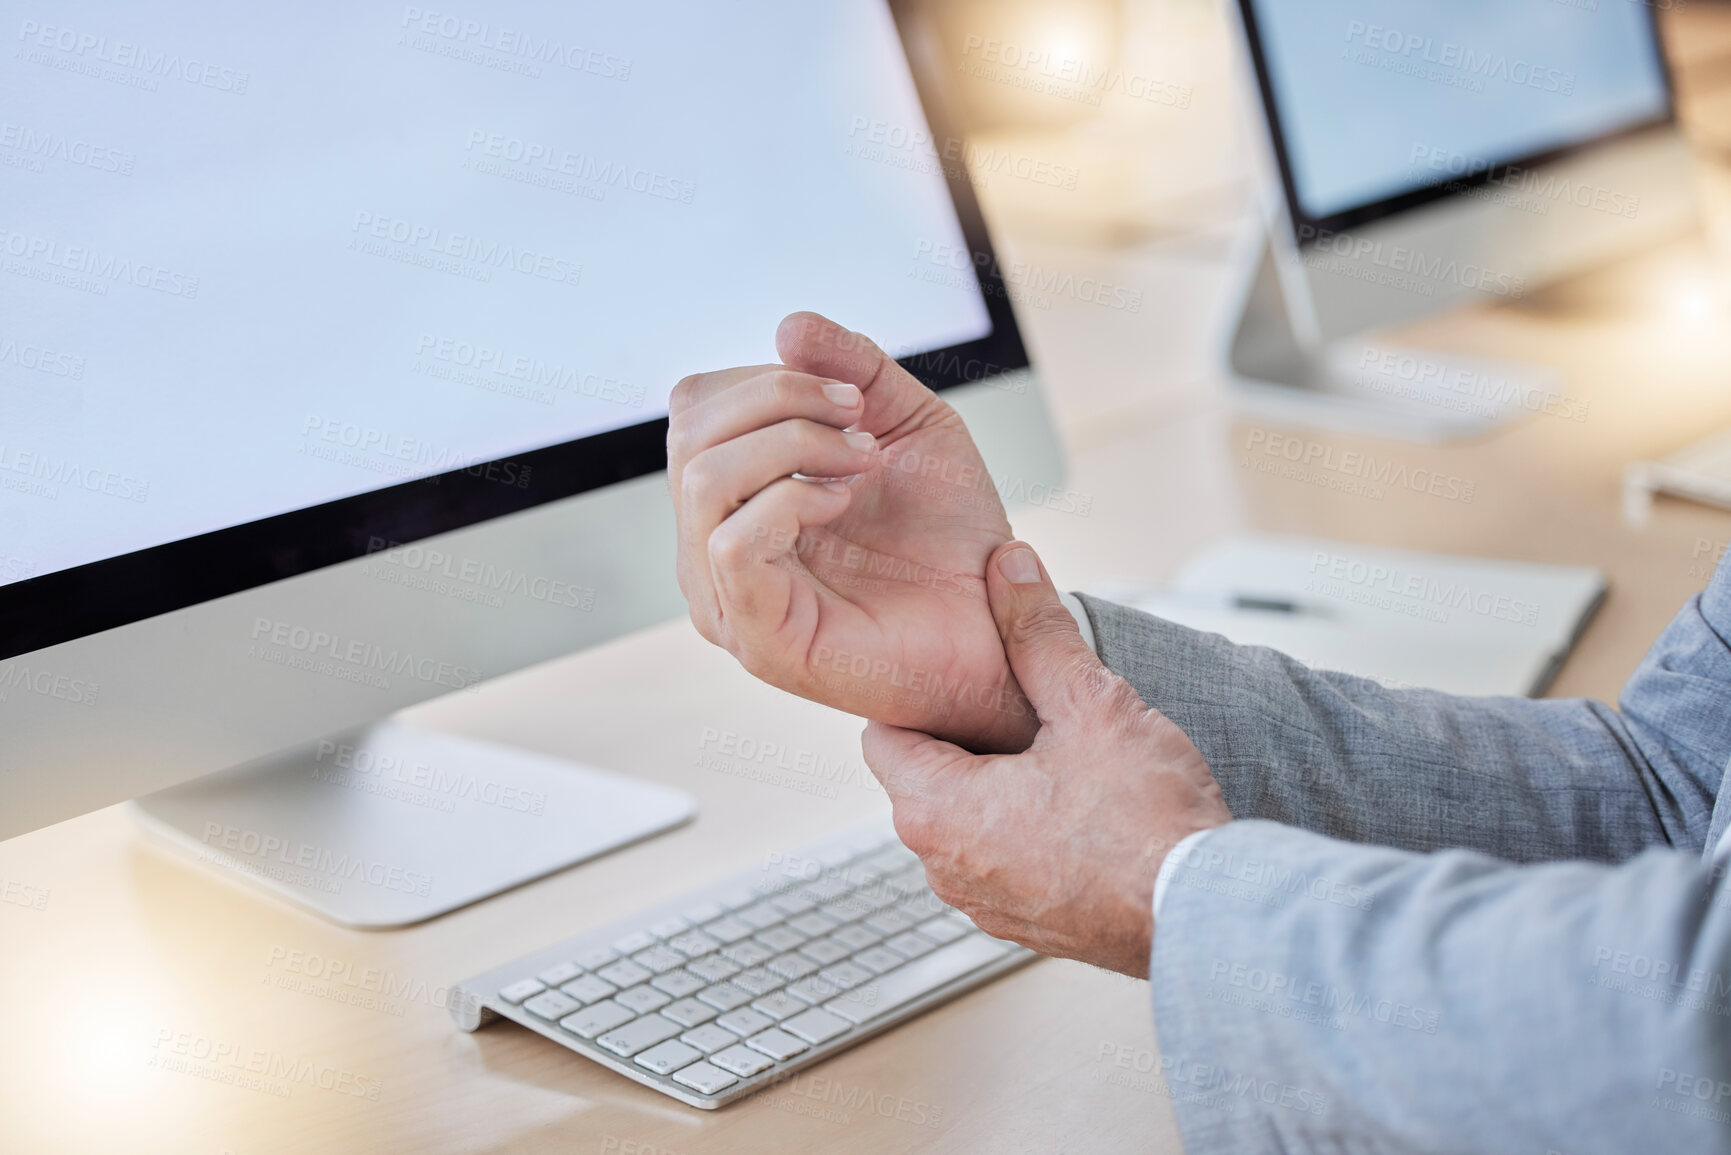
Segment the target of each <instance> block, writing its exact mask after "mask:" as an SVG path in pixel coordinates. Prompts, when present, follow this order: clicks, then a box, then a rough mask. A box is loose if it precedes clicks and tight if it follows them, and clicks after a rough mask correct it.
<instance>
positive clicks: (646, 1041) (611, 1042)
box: [595, 1015, 685, 1059]
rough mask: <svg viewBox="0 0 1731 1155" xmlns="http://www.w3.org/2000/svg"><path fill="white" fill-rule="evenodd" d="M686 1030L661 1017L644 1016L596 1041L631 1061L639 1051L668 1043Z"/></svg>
mask: <svg viewBox="0 0 1731 1155" xmlns="http://www.w3.org/2000/svg"><path fill="white" fill-rule="evenodd" d="M684 1029H685V1028H684V1027H681V1026H680V1025H679V1024H678V1023H676V1022H674V1021H673V1020H671V1019H664V1018H662V1017H661V1016H660V1015H644V1016H643V1017H642V1018H641V1019H638V1020H636V1021H635V1022H630V1023H626V1024H625V1025H624V1026H623V1027H620V1028H618V1029H617V1030H612V1031H608V1032H607V1033H606V1034H605V1035H602V1036H601V1037H600V1038H598V1039H596V1040H595V1041H596V1042H597V1043H600V1044H601V1045H602V1046H603V1047H606V1048H607V1049H608V1050H609V1051H612V1052H613V1053H614V1054H615V1055H618V1056H619V1057H620V1058H622V1059H629V1058H630V1057H631V1056H632V1055H635V1054H636V1053H637V1052H638V1051H643V1050H647V1049H648V1048H650V1047H653V1046H654V1045H655V1044H656V1043H661V1042H666V1041H667V1040H668V1039H671V1038H673V1037H674V1036H675V1035H677V1034H679V1032H680V1031H682V1030H684Z"/></svg>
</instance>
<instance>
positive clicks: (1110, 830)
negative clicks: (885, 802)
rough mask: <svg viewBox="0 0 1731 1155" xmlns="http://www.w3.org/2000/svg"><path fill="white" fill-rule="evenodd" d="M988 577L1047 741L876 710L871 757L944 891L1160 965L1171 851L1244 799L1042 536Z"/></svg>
mask: <svg viewBox="0 0 1731 1155" xmlns="http://www.w3.org/2000/svg"><path fill="white" fill-rule="evenodd" d="M987 578H988V582H989V586H990V593H991V605H992V612H993V614H994V615H995V616H996V619H997V624H998V628H999V629H1000V630H1001V631H1002V633H1003V639H1004V648H1005V650H1006V651H1007V652H1008V654H1009V659H1010V665H1011V666H1012V667H1013V668H1014V669H1015V672H1016V678H1017V679H1018V681H1019V682H1020V683H1021V685H1022V687H1023V688H1024V689H1025V690H1026V691H1027V693H1028V698H1029V700H1030V701H1031V702H1032V703H1033V704H1034V707H1035V708H1036V709H1037V710H1038V712H1039V718H1040V731H1039V734H1038V736H1037V737H1035V739H1034V744H1033V745H1032V746H1031V747H1030V748H1029V749H1028V752H1027V753H1025V754H1019V755H1014V756H1008V757H976V756H974V755H971V754H969V753H968V752H967V751H965V750H961V749H959V748H957V747H955V746H952V745H950V744H949V743H948V742H943V741H939V740H938V739H936V738H930V737H927V736H926V735H924V734H919V733H915V732H914V731H912V730H902V729H896V728H895V727H892V726H886V725H883V724H881V723H878V722H873V723H872V724H871V725H870V726H868V727H867V728H866V732H865V758H866V764H867V765H868V766H870V767H871V769H872V773H874V774H876V775H877V777H878V780H879V781H881V782H882V783H883V784H884V789H885V790H887V791H888V792H889V796H890V801H891V802H892V803H893V804H894V806H895V823H896V833H897V834H899V835H900V836H901V839H902V841H903V842H904V843H906V844H907V846H908V848H909V849H910V850H912V851H913V852H914V853H915V854H918V855H919V856H920V859H921V860H922V861H923V862H924V863H925V865H926V879H927V881H928V882H930V884H931V887H932V890H933V892H934V893H936V894H937V896H938V897H939V898H940V899H942V900H943V901H944V902H947V903H949V904H950V905H951V906H954V907H956V908H958V909H959V910H961V911H962V912H963V913H964V914H966V915H968V916H969V917H970V918H972V919H973V920H974V921H975V922H976V923H978V924H979V926H980V929H982V930H984V931H985V932H986V933H987V934H990V935H994V936H996V937H998V938H1007V939H1013V940H1014V941H1016V942H1019V943H1022V944H1023V945H1025V946H1029V947H1032V948H1033V949H1034V950H1037V951H1039V952H1040V953H1042V954H1048V955H1056V956H1058V957H1061V958H1074V959H1081V960H1082V961H1083V962H1089V963H1093V964H1095V965H1096V966H1102V967H1106V968H1108V969H1110V970H1115V971H1120V972H1122V973H1124V974H1127V975H1135V976H1137V977H1145V976H1146V975H1147V974H1148V954H1149V949H1150V947H1151V945H1152V942H1153V933H1154V912H1153V896H1154V877H1155V875H1156V873H1158V871H1159V869H1160V864H1161V862H1162V861H1163V860H1164V859H1165V857H1166V853H1167V852H1168V851H1170V850H1171V849H1172V847H1174V846H1176V845H1177V844H1178V843H1179V841H1181V840H1182V839H1183V838H1185V837H1186V836H1188V835H1190V834H1193V833H1195V832H1196V831H1199V830H1208V829H1211V828H1213V827H1216V826H1220V825H1222V824H1224V823H1227V822H1230V821H1231V820H1232V814H1231V812H1230V811H1229V810H1227V808H1226V801H1225V799H1224V798H1222V797H1221V794H1220V787H1219V786H1218V785H1217V784H1216V783H1215V781H1214V776H1213V774H1212V773H1210V772H1209V769H1208V763H1207V762H1205V761H1204V760H1203V758H1202V755H1201V753H1200V752H1199V751H1197V749H1196V747H1195V746H1194V745H1192V744H1191V742H1190V739H1189V738H1187V737H1185V736H1184V732H1183V731H1182V730H1180V729H1178V727H1177V726H1175V725H1173V724H1172V722H1171V720H1170V719H1168V718H1167V717H1166V716H1165V715H1164V714H1161V713H1160V712H1159V711H1158V710H1152V709H1150V708H1149V707H1147V706H1145V705H1143V703H1142V699H1141V698H1139V697H1137V695H1136V691H1135V690H1133V689H1132V688H1131V687H1130V684H1129V683H1128V682H1126V681H1125V680H1124V679H1123V678H1120V677H1119V676H1118V675H1117V674H1114V673H1113V672H1112V671H1110V670H1108V669H1107V668H1106V667H1105V666H1104V665H1102V664H1101V662H1100V659H1099V658H1097V657H1095V656H1094V652H1093V651H1092V650H1090V649H1089V648H1088V645H1087V643H1086V642H1084V641H1083V640H1082V635H1081V633H1080V632H1079V631H1078V630H1077V628H1076V622H1075V619H1074V618H1072V617H1071V616H1070V614H1069V611H1067V610H1066V609H1065V608H1064V604H1063V603H1062V602H1061V601H1059V600H1058V591H1057V590H1056V589H1054V588H1053V587H1052V583H1051V580H1050V579H1049V578H1048V577H1047V576H1046V573H1045V569H1044V567H1043V566H1041V565H1040V561H1039V558H1037V557H1035V556H1034V551H1033V550H1032V549H1030V548H1029V547H1028V546H1026V545H1023V544H1021V543H1020V542H1013V543H1011V544H1009V545H1007V546H1005V547H1003V548H1002V549H1000V550H998V551H997V552H996V553H995V554H994V556H993V558H992V562H991V565H990V567H989V569H988V571H987Z"/></svg>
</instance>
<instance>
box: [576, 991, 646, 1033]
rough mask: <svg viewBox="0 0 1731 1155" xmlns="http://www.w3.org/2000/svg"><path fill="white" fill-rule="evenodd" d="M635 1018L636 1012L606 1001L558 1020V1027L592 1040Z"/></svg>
mask: <svg viewBox="0 0 1731 1155" xmlns="http://www.w3.org/2000/svg"><path fill="white" fill-rule="evenodd" d="M636 1017H637V1015H636V1012H634V1011H631V1010H628V1009H627V1008H625V1007H622V1006H620V1005H619V1004H618V1003H616V1002H613V1001H612V1000H608V1001H606V1002H600V1003H596V1004H595V1005H594V1006H592V1007H584V1008H583V1009H582V1010H580V1011H576V1012H574V1013H572V1014H569V1015H566V1016H565V1017H564V1018H562V1019H560V1020H559V1025H560V1026H561V1027H564V1028H565V1029H566V1030H567V1031H570V1032H571V1033H572V1034H573V1035H581V1036H583V1037H584V1038H585V1039H593V1038H594V1037H595V1036H596V1035H599V1034H600V1033H601V1032H602V1031H611V1030H612V1029H613V1028H614V1027H617V1026H620V1025H622V1024H624V1023H629V1022H630V1021H631V1020H632V1019H635V1018H636Z"/></svg>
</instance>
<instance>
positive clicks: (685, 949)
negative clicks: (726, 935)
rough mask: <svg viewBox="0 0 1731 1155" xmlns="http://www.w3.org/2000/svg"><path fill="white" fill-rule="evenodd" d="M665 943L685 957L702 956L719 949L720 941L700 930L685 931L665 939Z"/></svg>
mask: <svg viewBox="0 0 1731 1155" xmlns="http://www.w3.org/2000/svg"><path fill="white" fill-rule="evenodd" d="M667 945H668V946H670V947H672V948H673V949H674V950H676V951H678V952H679V953H680V954H682V955H684V956H685V957H686V958H702V957H703V956H704V955H706V954H708V953H709V952H710V951H712V950H720V949H721V941H720V940H719V939H714V938H711V937H709V936H708V935H706V934H704V933H703V932H702V931H700V930H693V931H687V932H686V933H684V934H681V935H675V936H674V937H673V938H670V939H668V940H667Z"/></svg>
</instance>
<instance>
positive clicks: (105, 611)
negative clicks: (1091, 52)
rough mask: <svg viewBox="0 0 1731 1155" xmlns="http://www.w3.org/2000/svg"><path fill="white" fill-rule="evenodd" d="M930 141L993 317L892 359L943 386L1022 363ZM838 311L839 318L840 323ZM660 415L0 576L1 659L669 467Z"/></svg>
mask: <svg viewBox="0 0 1731 1155" xmlns="http://www.w3.org/2000/svg"><path fill="white" fill-rule="evenodd" d="M889 8H890V10H891V12H892V13H893V14H894V15H895V18H896V23H897V29H898V32H899V34H900V37H901V40H902V48H903V54H904V55H905V56H906V58H907V60H908V62H909V67H910V70H911V71H912V74H913V78H914V84H915V87H916V89H917V90H918V92H919V96H920V100H921V104H922V106H923V107H924V110H925V114H926V121H927V125H928V126H929V127H930V129H931V132H932V136H933V139H934V141H946V142H947V141H957V140H960V139H962V138H961V137H960V136H959V135H957V134H956V132H955V131H954V126H953V124H952V123H951V122H950V120H949V118H948V117H947V116H946V115H945V108H944V101H943V100H942V99H941V95H942V87H941V83H940V81H939V80H938V78H937V77H935V76H933V75H932V74H931V72H932V70H931V69H930V68H929V67H922V59H923V57H924V54H923V53H922V52H921V51H918V50H917V46H916V43H915V40H916V38H917V36H918V31H917V29H916V28H915V24H916V19H915V18H914V17H913V16H912V15H911V14H910V10H909V9H908V8H907V7H906V5H905V4H904V3H903V2H901V0H889ZM941 154H942V150H940V149H934V155H936V156H937V157H938V163H939V165H940V166H941V169H942V172H943V175H944V181H945V184H946V185H947V186H948V187H949V190H950V199H951V203H952V204H953V205H954V207H955V210H956V217H957V219H958V221H959V222H960V224H961V228H962V233H963V236H964V238H965V239H966V241H967V244H968V247H969V249H970V250H971V251H972V253H973V260H974V272H975V277H976V280H977V281H978V284H979V287H980V293H981V296H982V297H983V298H984V303H985V306H986V312H987V315H988V317H989V318H990V321H991V325H992V328H991V332H990V333H988V334H987V335H986V336H984V337H981V338H979V339H978V340H974V341H969V342H965V343H963V344H960V345H953V346H949V347H946V348H942V349H933V350H925V351H921V352H917V353H912V354H909V355H906V356H902V357H898V358H897V360H898V361H899V363H900V364H901V365H902V366H903V367H905V368H906V369H907V370H908V371H909V372H911V373H912V374H913V375H914V376H916V377H918V378H919V379H920V380H921V381H923V382H924V383H925V384H926V385H928V386H930V387H931V388H933V389H935V390H939V391H942V390H944V389H948V388H952V387H955V386H958V385H964V384H970V383H973V382H977V381H983V380H988V379H990V378H992V377H996V376H999V375H1001V374H1003V373H1009V372H1014V371H1016V370H1019V369H1025V368H1027V367H1028V364H1029V361H1028V354H1027V350H1026V347H1025V346H1024V345H1023V343H1022V335H1021V330H1020V328H1019V327H1018V326H1017V324H1016V317H1015V313H1014V311H1013V310H1012V308H1011V305H1010V296H1009V292H1008V290H1007V287H1006V285H1005V283H1004V280H1003V277H1002V274H1001V271H1000V269H999V266H998V261H997V257H996V254H995V251H994V249H993V247H992V242H991V237H990V234H989V233H988V231H987V229H986V223H985V217H984V216H983V214H982V213H981V211H980V206H979V202H978V199H977V198H976V197H975V196H974V190H973V185H972V182H971V179H970V177H969V175H968V172H967V170H966V166H965V164H964V163H961V162H956V163H944V162H943V160H942V155H941ZM843 320H845V319H843ZM666 443H667V418H666V417H658V418H653V419H651V420H648V421H642V422H638V423H636V424H633V425H628V426H624V427H621V428H616V429H611V430H607V431H605V432H602V433H598V434H594V435H592V436H589V437H583V438H579V439H577V440H574V441H567V442H562V443H560V444H557V445H550V446H546V447H544V448H541V449H536V450H532V451H529V452H525V453H519V454H514V455H512V456H511V457H508V458H502V459H499V460H496V461H486V462H476V463H473V464H471V465H468V466H466V467H464V468H462V469H455V470H450V471H448V472H445V473H441V474H438V475H435V476H432V477H427V478H419V479H416V480H414V481H407V482H402V483H400V484H397V485H392V486H388V487H386V488H383V489H376V490H371V491H369V492H366V493H359V494H355V495H353V496H350V497H344V498H339V499H337V500H335V501H329V502H325V503H323V504H320V505H315V506H309V507H307V508H305V509H299V510H293V511H290V512H287V513H282V514H278V515H275V516H272V517H267V518H260V519H258V520H256V521H251V522H246V523H243V524H241V525H235V526H230V527H227V528H225V529H219V530H213V531H211V532H209V533H204V534H199V535H197V536H194V537H188V538H183V539H180V540H177V541H172V542H166V543H164V544H162V545H157V546H152V547H150V548H148V549H142V550H136V551H134V552H131V553H126V554H121V555H118V556H115V557H111V558H104V559H101V560H99V561H93V562H89V563H86V564H84V565H79V566H74V567H71V568H68V569H64V570H56V571H54V572H52V573H47V574H42V575H39V576H35V577H29V578H24V579H21V580H19V581H16V582H12V583H10V584H7V585H4V586H0V660H6V659H11V658H16V657H19V656H21V655H24V654H29V653H33V652H35V651H38V650H42V649H46V648H48V647H50V646H55V645H59V644H61V643H64V642H70V641H73V640H76V639H78V638H84V637H89V636H91V635H94V634H100V633H103V632H105V631H107V630H113V629H118V628H121V627H123V626H128V625H131V624H133V623H135V622H141V621H144V620H146V619H148V618H154V617H158V616H160V615H162V614H166V613H172V612H174V611H176V610H182V609H187V608H189V607H191V606H195V605H199V604H201V603H203V602H207V601H211V600H214V599H216V598H221V597H227V596H229V595H231V594H238V593H242V592H244V591H246V590H251V589H257V588H259V587H261V586H266V585H269V584H271V583H273V582H279V581H284V580H287V579H289V578H294V577H299V576H301V575H303V574H308V573H312V572H314V571H316V570H320V569H324V568H327V567H329V566H334V565H339V564H341V563H343V562H348V561H354V560H355V559H357V558H362V557H366V556H367V555H368V554H369V553H373V552H377V551H378V550H379V549H380V548H383V547H384V543H389V544H390V545H392V546H396V545H401V544H406V543H409V542H414V541H419V540H422V539H425V538H428V537H432V536H435V535H437V534H441V533H448V532H451V531H453V530H458V529H463V528H465V527H467V526H471V525H476V524H479V523H481V522H485V521H491V520H493V519H495V518H499V517H505V516H508V515H510V514H513V513H519V512H522V511H523V510H527V509H532V508H535V507H536V506H540V505H545V504H547V503H549V502H553V501H561V500H564V499H566V498H571V497H576V496H578V495H579V494H583V493H588V492H591V491H593V490H596V489H600V488H602V487H604V486H607V485H612V484H615V483H618V482H623V481H629V480H632V479H634V478H638V477H642V476H645V475H647V474H651V473H656V472H660V471H662V470H664V469H665V468H666V465H667V449H666Z"/></svg>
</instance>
